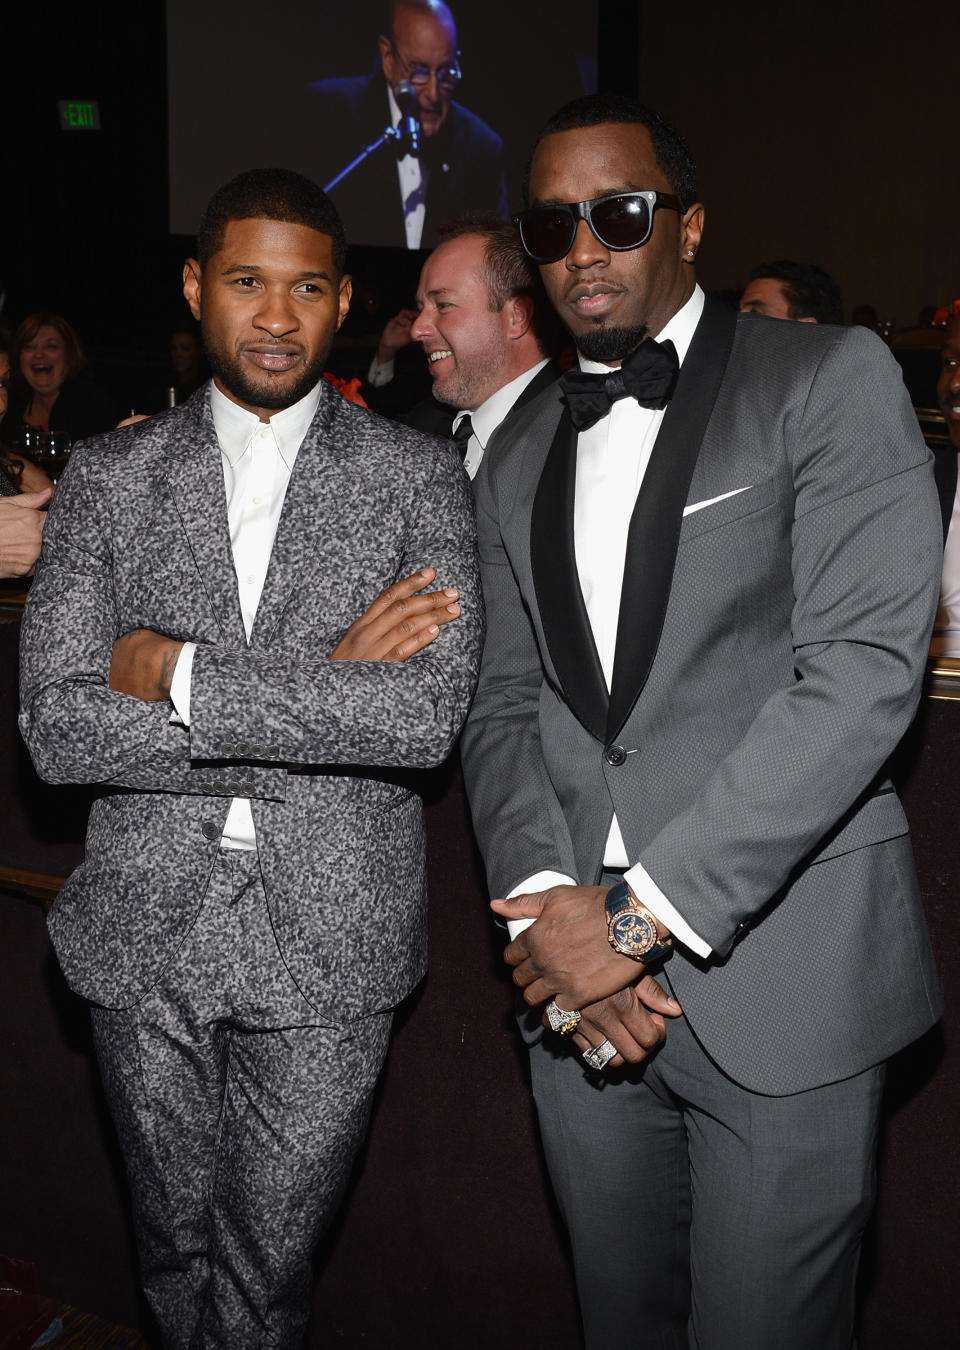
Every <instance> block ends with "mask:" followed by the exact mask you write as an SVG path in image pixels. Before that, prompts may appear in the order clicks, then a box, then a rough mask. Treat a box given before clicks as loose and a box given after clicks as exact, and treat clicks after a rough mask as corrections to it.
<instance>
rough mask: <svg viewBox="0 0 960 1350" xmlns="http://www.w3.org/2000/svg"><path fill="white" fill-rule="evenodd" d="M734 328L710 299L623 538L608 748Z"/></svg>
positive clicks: (631, 686) (649, 632) (653, 646)
mask: <svg viewBox="0 0 960 1350" xmlns="http://www.w3.org/2000/svg"><path fill="white" fill-rule="evenodd" d="M736 326H737V314H736V311H735V310H732V309H728V308H727V307H726V306H725V305H722V304H720V303H719V302H718V301H715V300H711V299H710V297H709V296H708V297H707V298H706V302H705V304H704V307H703V314H702V316H701V318H700V322H699V324H698V325H697V330H696V332H695V333H694V335H693V341H692V342H691V343H690V347H689V349H688V351H687V355H686V358H685V360H684V362H683V365H682V366H681V367H680V374H679V376H678V378H677V388H676V391H675V393H674V395H673V398H672V399H671V401H670V406H669V407H668V408H667V411H666V413H665V414H664V418H663V422H662V423H661V426H660V431H659V433H658V435H657V440H656V444H655V445H654V448H653V454H652V455H651V457H650V463H649V464H648V465H647V471H646V473H645V474H644V478H643V484H642V486H641V488H640V492H639V495H638V496H637V504H636V506H635V507H634V511H633V515H632V517H631V519H630V529H629V532H628V534H627V554H626V562H625V565H624V569H623V590H622V592H621V597H620V618H619V622H618V625H617V650H616V657H615V659H614V664H613V680H612V682H611V686H612V687H611V691H610V704H609V710H608V714H607V724H606V732H607V734H606V741H607V743H608V744H609V743H610V742H611V741H613V740H615V739H616V737H617V735H618V733H619V731H620V729H621V727H622V726H623V724H624V722H626V720H627V718H628V717H629V716H630V713H631V710H632V709H633V705H634V704H635V703H636V701H637V699H638V698H639V697H640V693H641V691H642V690H643V687H644V685H645V684H646V682H647V677H648V676H649V674H650V667H651V666H652V664H653V658H654V656H655V655H656V651H657V646H658V644H659V642H660V634H661V631H662V630H663V621H664V617H665V616H666V612H667V602H668V600H669V598H670V587H671V584H672V581H673V568H674V564H675V562H676V557H677V545H678V543H679V539H680V526H681V524H682V522H683V508H684V506H685V505H686V500H687V493H688V492H689V490H690V480H691V479H692V477H693V471H694V468H695V467H696V463H697V456H698V455H699V453H700V444H701V442H702V440H703V436H704V433H705V431H706V429H707V423H708V422H709V420H710V415H711V413H712V412H713V405H714V403H715V402H716V399H717V394H718V392H719V389H720V383H721V381H722V379H723V376H724V372H725V371H726V368H727V361H728V359H729V356H730V351H731V349H732V347H733V336H734V333H735V331H736Z"/></svg>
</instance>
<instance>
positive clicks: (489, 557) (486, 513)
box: [461, 447, 578, 895]
mask: <svg viewBox="0 0 960 1350" xmlns="http://www.w3.org/2000/svg"><path fill="white" fill-rule="evenodd" d="M491 453H494V455H495V449H493V450H492V447H488V449H487V456H490V455H491ZM487 456H485V461H484V464H485V467H486V471H482V472H480V473H479V474H478V475H477V477H476V479H475V480H474V492H475V496H476V502H477V534H478V537H479V541H480V574H481V578H482V581H483V593H484V600H485V604H486V611H487V640H486V644H485V646H484V650H483V661H482V663H481V667H480V682H479V685H478V688H477V694H476V698H475V699H474V703H473V707H472V709H471V712H470V717H469V719H468V721H467V725H466V727H465V728H464V731H463V738H462V741H461V758H462V762H463V772H464V780H465V783H466V788H467V794H468V796H469V799H470V809H471V813H472V816H473V824H474V829H475V831H476V834H477V839H478V842H479V844H480V848H481V851H482V853H483V856H484V861H485V863H486V868H487V879H488V884H489V888H490V892H491V894H492V895H508V894H509V893H510V892H511V891H512V890H513V889H514V888H515V887H516V886H518V885H519V884H520V883H521V882H523V881H524V880H525V879H526V878H528V877H530V876H532V875H533V874H534V873H537V872H557V873H562V874H563V875H564V876H569V877H576V876H577V875H578V873H577V865H576V861H575V857H574V850H573V844H572V842H571V840H570V834H569V831H568V829H567V826H566V822H565V821H564V818H563V810H562V808H561V805H560V802H559V800H558V798H557V794H556V791H555V789H554V787H553V784H552V782H551V781H550V776H549V774H548V773H547V768H546V765H545V764H544V761H543V756H542V753H541V749H540V730H539V708H540V698H541V688H542V684H543V667H542V665H541V661H540V653H539V648H538V646H537V642H536V637H535V635H534V632H533V628H532V626H531V623H530V616H529V614H528V613H527V610H526V608H525V607H524V604H523V600H522V597H521V595H520V590H519V587H518V586H517V582H516V579H515V577H514V574H513V569H512V567H511V565H510V561H509V559H508V558H507V555H506V552H505V550H504V546H503V541H502V539H501V537H500V529H499V526H498V524H497V511H496V505H495V501H494V496H493V492H494V487H493V485H492V480H493V477H494V475H493V474H492V473H491V472H490V471H489V469H490V461H489V459H488V458H487ZM481 467H482V468H483V467H484V466H481Z"/></svg>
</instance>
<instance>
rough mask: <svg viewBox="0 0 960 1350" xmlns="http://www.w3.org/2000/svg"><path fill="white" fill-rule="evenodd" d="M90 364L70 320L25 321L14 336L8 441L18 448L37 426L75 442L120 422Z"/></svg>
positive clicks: (37, 317)
mask: <svg viewBox="0 0 960 1350" xmlns="http://www.w3.org/2000/svg"><path fill="white" fill-rule="evenodd" d="M86 365H87V358H86V356H85V354H84V350H83V347H82V346H81V345H80V339H79V338H78V337H77V335H76V333H75V332H74V330H73V328H72V327H71V325H70V324H69V323H67V321H66V319H63V318H61V317H60V315H59V314H51V313H48V312H46V311H40V312H39V313H37V314H31V315H30V316H29V318H26V319H24V320H23V322H22V323H21V324H20V326H19V327H18V328H17V331H16V332H15V333H14V335H13V345H12V351H11V366H12V378H11V399H10V412H9V413H8V426H7V428H6V439H7V440H8V441H9V442H11V443H12V444H13V445H16V444H17V443H18V441H21V440H22V439H23V432H24V429H27V428H31V427H32V428H34V429H36V430H37V431H61V432H66V434H67V435H68V436H69V437H70V440H71V441H75V440H79V439H80V437H82V436H93V435H95V434H96V433H97V432H100V431H109V430H110V428H111V427H112V426H113V425H114V423H115V422H116V420H117V419H116V413H115V410H114V408H113V404H112V402H111V400H110V398H109V396H108V395H107V394H105V393H104V391H103V390H102V389H101V388H100V387H99V385H97V384H95V383H94V382H93V380H92V379H91V378H90V377H89V375H88V374H87V373H86Z"/></svg>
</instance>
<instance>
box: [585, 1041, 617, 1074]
mask: <svg viewBox="0 0 960 1350" xmlns="http://www.w3.org/2000/svg"><path fill="white" fill-rule="evenodd" d="M616 1054H617V1047H616V1046H615V1045H614V1044H613V1043H612V1042H611V1041H601V1042H600V1044H599V1045H592V1046H591V1047H590V1049H589V1050H584V1052H583V1058H584V1059H585V1060H586V1062H587V1063H588V1064H589V1065H590V1067H591V1069H596V1070H597V1071H598V1072H599V1071H601V1070H603V1069H605V1068H606V1067H607V1065H608V1064H609V1063H610V1061H611V1059H613V1058H614V1057H615V1056H616Z"/></svg>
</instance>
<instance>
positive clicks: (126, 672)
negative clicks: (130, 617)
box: [110, 628, 183, 703]
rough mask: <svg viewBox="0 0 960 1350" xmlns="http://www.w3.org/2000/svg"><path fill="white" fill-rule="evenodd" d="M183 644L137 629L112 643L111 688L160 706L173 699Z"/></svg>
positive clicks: (146, 630) (144, 629)
mask: <svg viewBox="0 0 960 1350" xmlns="http://www.w3.org/2000/svg"><path fill="white" fill-rule="evenodd" d="M182 647H183V643H182V642H175V641H174V640H173V638H168V637H164V636H163V634H162V633H153V632H151V631H150V629H149V628H134V629H133V631H132V632H130V633H124V635H123V637H122V638H118V639H117V641H116V642H115V643H114V644H113V657H112V659H111V661H110V688H111V689H113V690H115V691H116V692H117V693H118V694H132V695H133V697H134V698H143V699H147V700H149V701H150V702H153V703H157V702H160V701H162V700H163V699H165V698H169V697H170V681H171V680H172V679H173V672H174V668H175V667H176V664H177V657H178V656H179V655H180V651H181V649H182Z"/></svg>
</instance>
